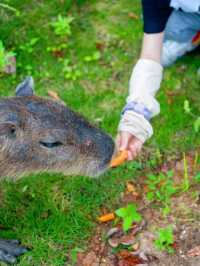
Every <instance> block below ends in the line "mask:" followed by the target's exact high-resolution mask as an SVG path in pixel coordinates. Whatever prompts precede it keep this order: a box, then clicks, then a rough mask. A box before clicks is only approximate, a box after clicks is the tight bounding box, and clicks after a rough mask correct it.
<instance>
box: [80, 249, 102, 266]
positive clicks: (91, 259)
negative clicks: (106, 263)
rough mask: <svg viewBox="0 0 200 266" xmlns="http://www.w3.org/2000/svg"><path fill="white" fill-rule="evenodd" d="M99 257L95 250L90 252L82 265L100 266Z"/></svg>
mask: <svg viewBox="0 0 200 266" xmlns="http://www.w3.org/2000/svg"><path fill="white" fill-rule="evenodd" d="M98 265H99V259H98V258H97V256H96V254H95V252H93V251H91V252H89V253H88V254H87V255H86V257H85V258H84V259H83V261H82V266H98Z"/></svg>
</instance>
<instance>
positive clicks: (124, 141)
mask: <svg viewBox="0 0 200 266" xmlns="http://www.w3.org/2000/svg"><path fill="white" fill-rule="evenodd" d="M119 136H120V137H119V140H118V145H119V146H118V147H119V150H120V151H123V150H128V146H129V142H130V140H131V138H132V135H131V134H130V133H128V132H125V131H123V132H121V133H120V135H119Z"/></svg>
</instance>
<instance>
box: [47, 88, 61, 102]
mask: <svg viewBox="0 0 200 266" xmlns="http://www.w3.org/2000/svg"><path fill="white" fill-rule="evenodd" d="M48 95H49V96H50V97H51V98H53V99H54V100H57V101H61V99H60V97H59V96H58V93H57V92H55V91H51V90H49V91H48Z"/></svg>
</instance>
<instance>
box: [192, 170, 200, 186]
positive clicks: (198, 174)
mask: <svg viewBox="0 0 200 266" xmlns="http://www.w3.org/2000/svg"><path fill="white" fill-rule="evenodd" d="M193 178H194V180H195V181H196V182H197V183H200V172H199V173H197V174H196V175H195V176H194V177H193Z"/></svg>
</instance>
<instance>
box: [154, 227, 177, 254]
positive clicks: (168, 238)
mask: <svg viewBox="0 0 200 266" xmlns="http://www.w3.org/2000/svg"><path fill="white" fill-rule="evenodd" d="M173 243H174V235H173V229H172V226H171V225H169V226H168V227H166V228H161V229H159V230H158V232H157V239H156V240H155V241H154V244H155V246H156V248H157V249H159V250H162V251H167V252H168V253H170V254H172V253H174V248H173V247H172V245H173Z"/></svg>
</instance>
